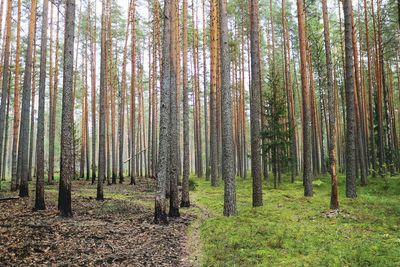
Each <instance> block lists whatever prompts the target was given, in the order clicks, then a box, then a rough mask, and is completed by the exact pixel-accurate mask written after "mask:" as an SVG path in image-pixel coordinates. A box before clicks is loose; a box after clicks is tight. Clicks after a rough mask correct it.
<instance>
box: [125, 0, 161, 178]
mask: <svg viewBox="0 0 400 267" xmlns="http://www.w3.org/2000/svg"><path fill="white" fill-rule="evenodd" d="M135 5H136V2H135V0H134V1H133V6H132V29H131V31H132V36H131V38H132V47H131V48H132V52H131V53H132V63H131V70H132V71H131V106H130V115H131V116H130V119H131V123H130V127H131V131H132V133H131V184H136V181H135V174H136V164H135V162H136V160H135V158H136V147H135V138H136V110H135V108H136V101H135V99H136V7H135ZM163 74H164V73H163Z"/></svg>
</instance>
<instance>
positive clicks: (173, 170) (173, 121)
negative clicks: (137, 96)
mask: <svg viewBox="0 0 400 267" xmlns="http://www.w3.org/2000/svg"><path fill="white" fill-rule="evenodd" d="M170 4H171V6H170V8H171V9H170V19H171V22H170V23H171V24H170V33H171V36H170V38H171V41H170V43H171V46H170V50H171V51H170V55H169V56H170V57H171V59H170V112H169V116H170V131H169V146H170V148H169V158H170V161H169V162H170V164H169V179H170V188H171V189H170V198H169V200H170V204H169V216H170V217H179V216H180V214H179V192H178V175H179V174H178V149H179V144H178V140H179V133H178V105H177V96H176V95H177V84H176V80H177V78H176V77H177V73H176V45H177V44H176V39H175V38H176V34H177V33H176V30H175V23H176V19H177V17H178V16H177V9H178V3H177V1H176V0H171V3H170ZM163 75H165V73H163ZM163 89H164V88H163Z"/></svg>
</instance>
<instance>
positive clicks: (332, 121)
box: [322, 0, 339, 210]
mask: <svg viewBox="0 0 400 267" xmlns="http://www.w3.org/2000/svg"><path fill="white" fill-rule="evenodd" d="M322 18H323V23H324V44H325V57H326V71H327V89H328V99H329V100H328V102H329V103H328V109H329V110H328V111H329V142H328V144H329V172H330V175H331V203H330V208H331V209H333V210H337V209H339V199H338V178H337V173H336V141H337V137H336V110H335V109H336V94H335V91H334V88H333V76H332V54H331V42H330V33H329V17H328V7H327V3H326V0H322Z"/></svg>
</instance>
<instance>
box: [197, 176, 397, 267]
mask: <svg viewBox="0 0 400 267" xmlns="http://www.w3.org/2000/svg"><path fill="white" fill-rule="evenodd" d="M298 179H300V178H298ZM196 181H197V183H198V185H199V186H198V187H197V189H196V191H194V192H193V193H192V194H191V197H192V198H194V199H195V201H196V202H197V203H198V204H199V205H200V206H202V207H204V208H205V207H207V209H208V212H209V213H210V214H211V215H210V218H209V219H207V220H204V221H203V222H202V224H201V226H200V233H201V234H200V235H201V242H202V250H203V251H202V265H204V266H271V265H273V266H343V265H345V266H346V265H347V266H399V265H400V205H399V201H400V197H399V192H400V179H399V177H391V178H387V180H386V181H383V180H381V179H380V178H370V184H369V185H368V186H367V187H358V198H357V199H355V200H352V199H346V198H345V193H344V184H345V183H344V178H343V177H340V213H339V215H337V216H332V217H330V216H328V214H329V213H328V211H329V201H330V180H329V177H319V178H318V180H316V182H315V186H314V192H315V195H314V197H312V198H306V197H304V196H303V187H302V183H301V181H297V182H295V183H293V184H291V183H290V182H289V178H288V177H285V181H284V183H283V185H282V186H281V187H280V188H279V189H276V190H274V189H272V185H270V184H268V185H267V186H266V188H264V206H263V207H259V208H252V205H251V196H252V194H251V188H252V183H251V179H247V180H242V179H237V206H238V216H236V217H230V218H226V217H223V216H222V211H223V185H221V186H220V187H218V188H213V187H211V186H210V184H209V182H206V181H204V179H196Z"/></svg>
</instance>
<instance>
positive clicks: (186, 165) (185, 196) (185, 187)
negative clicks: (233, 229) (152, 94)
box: [181, 0, 208, 207]
mask: <svg viewBox="0 0 400 267" xmlns="http://www.w3.org/2000/svg"><path fill="white" fill-rule="evenodd" d="M187 9H188V4H187V0H183V4H182V15H183V17H182V23H183V31H182V43H183V59H182V60H183V62H182V63H183V68H182V75H183V103H182V109H183V110H182V112H183V183H182V200H181V207H189V206H190V200H189V174H190V162H189V157H190V152H189V131H190V129H189V97H188V87H189V85H188V76H187V72H188V68H187V65H188V36H187V35H188V33H187V24H188V23H187V13H188V11H187ZM203 51H204V50H203ZM206 166H207V167H208V165H207V163H206Z"/></svg>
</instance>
